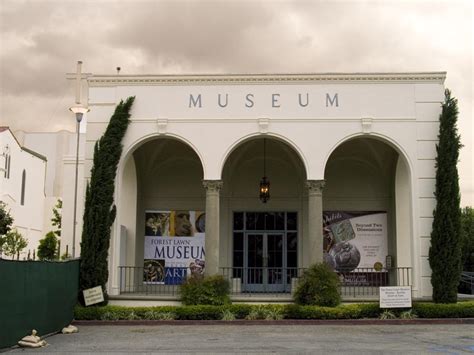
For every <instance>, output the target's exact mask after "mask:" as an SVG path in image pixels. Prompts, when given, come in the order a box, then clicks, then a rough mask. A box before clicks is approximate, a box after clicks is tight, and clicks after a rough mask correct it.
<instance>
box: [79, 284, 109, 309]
mask: <svg viewBox="0 0 474 355" xmlns="http://www.w3.org/2000/svg"><path fill="white" fill-rule="evenodd" d="M82 294H83V295H84V303H85V305H86V306H90V305H93V304H96V303H101V302H104V293H103V292H102V287H101V286H97V287H93V288H89V289H87V290H84V291H82Z"/></svg>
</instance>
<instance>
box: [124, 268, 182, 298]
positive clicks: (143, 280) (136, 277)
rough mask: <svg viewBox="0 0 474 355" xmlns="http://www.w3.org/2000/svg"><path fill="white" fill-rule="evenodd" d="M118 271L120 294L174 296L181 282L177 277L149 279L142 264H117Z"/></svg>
mask: <svg viewBox="0 0 474 355" xmlns="http://www.w3.org/2000/svg"><path fill="white" fill-rule="evenodd" d="M119 273H120V282H119V284H120V293H121V294H130V293H132V294H140V295H163V296H175V295H177V294H178V291H179V285H180V284H181V282H182V278H179V277H175V278H171V279H165V278H160V279H156V280H155V279H150V277H148V275H147V270H146V269H145V268H144V267H143V266H119ZM160 280H161V281H160Z"/></svg>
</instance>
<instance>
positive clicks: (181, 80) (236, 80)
mask: <svg viewBox="0 0 474 355" xmlns="http://www.w3.org/2000/svg"><path fill="white" fill-rule="evenodd" d="M83 75H84V76H83V77H85V78H87V81H88V82H89V85H91V86H102V85H105V86H111V85H160V84H161V85H182V84H191V85H192V84H194V85H196V84H203V85H206V84H207V85H212V84H214V85H216V84H217V85H219V84H237V85H238V84H277V83H290V84H294V83H305V82H308V83H312V82H340V83H351V82H371V83H373V82H423V83H426V82H431V83H439V84H444V81H445V79H446V72H445V71H436V72H400V73H390V72H376V73H294V74H291V73H289V74H164V75H156V74H139V75H126V74H113V75H94V74H90V73H88V74H83ZM66 77H67V79H69V80H74V79H75V74H73V73H69V74H67V75H66Z"/></svg>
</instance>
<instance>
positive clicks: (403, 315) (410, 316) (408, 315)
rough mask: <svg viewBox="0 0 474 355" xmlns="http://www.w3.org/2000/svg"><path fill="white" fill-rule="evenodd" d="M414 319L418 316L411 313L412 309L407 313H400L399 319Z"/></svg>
mask: <svg viewBox="0 0 474 355" xmlns="http://www.w3.org/2000/svg"><path fill="white" fill-rule="evenodd" d="M415 318H418V316H417V314H416V313H415V312H413V310H412V309H410V310H408V311H403V312H402V313H400V319H415Z"/></svg>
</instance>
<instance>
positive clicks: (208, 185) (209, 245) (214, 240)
mask: <svg viewBox="0 0 474 355" xmlns="http://www.w3.org/2000/svg"><path fill="white" fill-rule="evenodd" d="M203 185H204V188H205V189H206V239H205V251H206V267H205V271H204V273H205V274H206V275H215V274H218V273H219V218H220V216H219V209H220V207H219V191H220V189H221V188H222V181H221V180H204V181H203Z"/></svg>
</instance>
